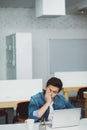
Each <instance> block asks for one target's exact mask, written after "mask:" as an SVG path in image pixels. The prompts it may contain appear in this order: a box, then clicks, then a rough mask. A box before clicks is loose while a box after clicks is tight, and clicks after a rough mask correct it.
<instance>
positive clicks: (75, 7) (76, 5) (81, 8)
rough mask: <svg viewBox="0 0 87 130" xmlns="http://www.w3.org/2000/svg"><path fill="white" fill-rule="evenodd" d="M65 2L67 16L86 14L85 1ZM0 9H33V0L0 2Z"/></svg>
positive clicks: (86, 0) (86, 5)
mask: <svg viewBox="0 0 87 130" xmlns="http://www.w3.org/2000/svg"><path fill="white" fill-rule="evenodd" d="M54 1H55V0H54ZM65 1H66V12H67V13H68V14H71V13H75V14H87V0H65ZM0 8H35V0H0Z"/></svg>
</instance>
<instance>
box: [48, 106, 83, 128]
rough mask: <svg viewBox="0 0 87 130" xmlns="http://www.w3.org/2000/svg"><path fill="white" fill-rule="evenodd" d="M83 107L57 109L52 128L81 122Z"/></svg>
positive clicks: (54, 113)
mask: <svg viewBox="0 0 87 130" xmlns="http://www.w3.org/2000/svg"><path fill="white" fill-rule="evenodd" d="M80 117H81V108H70V109H61V110H55V111H54V112H53V119H52V123H51V125H50V127H51V128H58V127H71V126H77V125H79V123H80Z"/></svg>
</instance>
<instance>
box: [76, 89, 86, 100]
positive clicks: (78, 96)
mask: <svg viewBox="0 0 87 130" xmlns="http://www.w3.org/2000/svg"><path fill="white" fill-rule="evenodd" d="M84 91H87V87H84V88H80V89H79V91H78V93H77V99H84V96H83V92H84Z"/></svg>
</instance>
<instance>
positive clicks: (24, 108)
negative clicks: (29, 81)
mask: <svg viewBox="0 0 87 130" xmlns="http://www.w3.org/2000/svg"><path fill="white" fill-rule="evenodd" d="M28 105H29V101H25V102H19V103H18V104H17V109H16V116H15V117H14V118H13V123H16V122H24V121H25V120H26V119H28Z"/></svg>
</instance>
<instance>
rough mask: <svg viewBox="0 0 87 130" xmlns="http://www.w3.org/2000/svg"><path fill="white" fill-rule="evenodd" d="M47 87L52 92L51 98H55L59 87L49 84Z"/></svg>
mask: <svg viewBox="0 0 87 130" xmlns="http://www.w3.org/2000/svg"><path fill="white" fill-rule="evenodd" d="M46 89H49V92H50V96H51V98H52V99H53V98H54V97H55V96H56V95H57V94H58V92H59V88H57V87H56V86H53V85H49V86H47V88H46Z"/></svg>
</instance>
